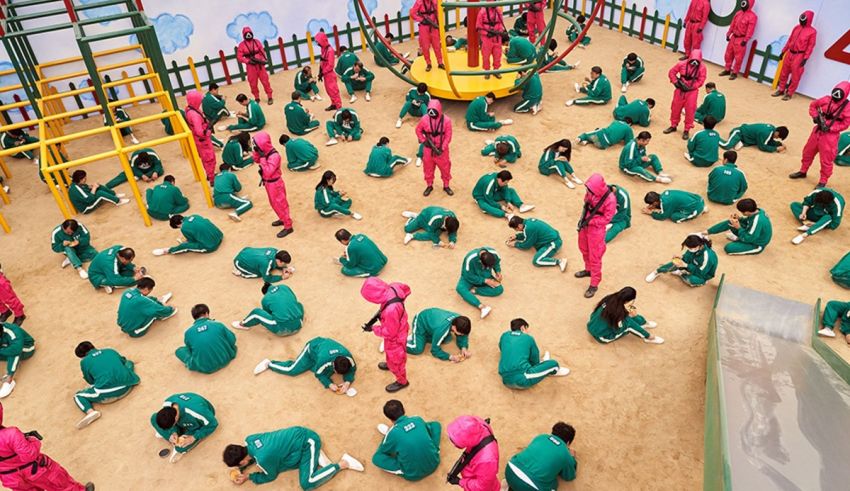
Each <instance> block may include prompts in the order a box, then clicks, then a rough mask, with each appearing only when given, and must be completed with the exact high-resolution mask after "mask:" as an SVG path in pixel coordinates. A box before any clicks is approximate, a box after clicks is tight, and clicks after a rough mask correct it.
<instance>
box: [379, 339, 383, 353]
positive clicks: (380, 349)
mask: <svg viewBox="0 0 850 491" xmlns="http://www.w3.org/2000/svg"><path fill="white" fill-rule="evenodd" d="M383 352H384V340H383V339H382V340H381V344H379V345H378V353H383Z"/></svg>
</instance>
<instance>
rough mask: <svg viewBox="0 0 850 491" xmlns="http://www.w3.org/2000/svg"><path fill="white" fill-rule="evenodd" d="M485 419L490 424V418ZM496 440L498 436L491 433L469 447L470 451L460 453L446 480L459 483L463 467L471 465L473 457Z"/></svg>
mask: <svg viewBox="0 0 850 491" xmlns="http://www.w3.org/2000/svg"><path fill="white" fill-rule="evenodd" d="M484 421H485V422H486V423H487V424H490V418H487V419H485V420H484ZM495 441H496V437H495V436H493V434H492V433H491V434H489V435H487V436H485V437H484V438H482V439H481V441H480V442H478V444H477V445H475V446H474V447H472V448H471V449H469V451H468V452H466V451H465V452H463V453H462V454H460V457H458V459H457V461H456V462H455V464H454V465H453V466H452V468H451V470H450V471H449V474H448V476H446V482H448V483H450V484H458V483H459V482H460V473H461V472H463V469H464V468H466V466H467V465H469V463H470V462H472V459H474V458H475V456H476V455H477V454H478V452H480V451H481V450H483V449H484V447H486V446H487V445H489V444H490V443H492V442H495Z"/></svg>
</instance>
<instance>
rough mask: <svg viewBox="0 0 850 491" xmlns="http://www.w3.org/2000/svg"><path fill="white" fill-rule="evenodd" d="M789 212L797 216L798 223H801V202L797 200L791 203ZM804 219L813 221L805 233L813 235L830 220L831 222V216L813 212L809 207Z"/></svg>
mask: <svg viewBox="0 0 850 491" xmlns="http://www.w3.org/2000/svg"><path fill="white" fill-rule="evenodd" d="M791 213H793V214H794V217H795V218H797V220H798V221H800V223H803V222H802V220H800V214H801V213H803V203H800V202H798V201H795V202H794V203H791ZM806 219H807V220H809V221H811V222H814V223H813V224H812V225H810V226H809V230H808V231H806V235H815V234H816V233H818V232H820V231H821V230H823V229H824V228H826V226H827V225H829V224H830V222H832V217H831V216H829V215H818V214H815V213H813V212H812V210H811V209H809V211H808V213H807V215H806Z"/></svg>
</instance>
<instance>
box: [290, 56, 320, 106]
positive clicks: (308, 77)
mask: <svg viewBox="0 0 850 491" xmlns="http://www.w3.org/2000/svg"><path fill="white" fill-rule="evenodd" d="M294 83H295V90H296V91H297V92H298V94H299V95H300V96H301V98H302V99H310V100H311V101H313V100H316V101H320V100H322V97H321V96H320V95H319V85H318V84H317V83H316V79H315V78H314V77H313V68H312V67H311V66H310V65H307V66H305V67H304V68H302V69H301V70H300V71H299V72H298V73H297V74H296V75H295V80H294Z"/></svg>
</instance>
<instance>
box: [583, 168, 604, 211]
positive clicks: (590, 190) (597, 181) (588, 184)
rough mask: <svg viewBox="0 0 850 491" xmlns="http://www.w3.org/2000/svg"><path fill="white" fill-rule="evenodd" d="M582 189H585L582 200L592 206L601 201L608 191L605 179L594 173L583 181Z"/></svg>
mask: <svg viewBox="0 0 850 491" xmlns="http://www.w3.org/2000/svg"><path fill="white" fill-rule="evenodd" d="M584 187H585V188H587V194H585V195H584V200H585V201H587V202H588V203H591V204H594V205H595V204H596V203H598V202H599V200H600V199H602V196H604V195H605V191H607V190H608V185H607V184H605V178H604V177H602V174H599V173H596V172H594V173H593V175H591V176H590V177H588V178H587V180H586V181H584Z"/></svg>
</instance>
